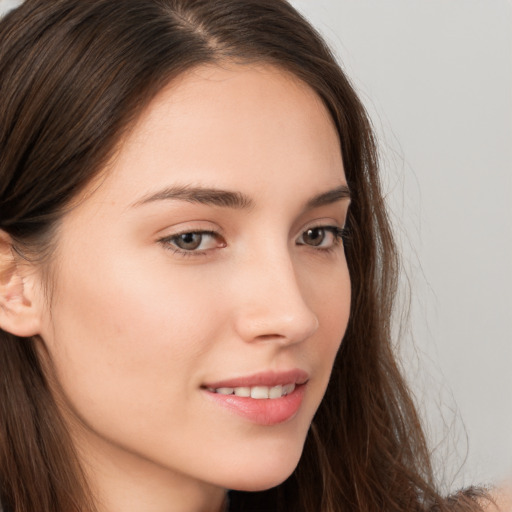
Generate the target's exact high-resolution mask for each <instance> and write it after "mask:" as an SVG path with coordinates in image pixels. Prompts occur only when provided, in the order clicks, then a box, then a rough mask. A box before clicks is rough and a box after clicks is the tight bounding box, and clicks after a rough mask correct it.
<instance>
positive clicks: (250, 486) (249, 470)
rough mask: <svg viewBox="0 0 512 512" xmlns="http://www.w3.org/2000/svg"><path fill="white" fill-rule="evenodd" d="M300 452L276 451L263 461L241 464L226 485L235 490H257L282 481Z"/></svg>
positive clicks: (291, 468)
mask: <svg viewBox="0 0 512 512" xmlns="http://www.w3.org/2000/svg"><path fill="white" fill-rule="evenodd" d="M300 456H301V452H299V453H298V454H290V453H287V454H283V453H282V452H279V451H276V452H275V453H274V454H272V455H270V456H269V457H268V458H266V460H264V461H254V464H248V463H245V464H243V466H244V469H239V470H237V472H236V476H234V477H232V478H231V479H230V480H231V481H230V483H229V484H228V485H227V486H226V487H227V488H229V489H233V490H235V491H247V492H257V491H265V490H267V489H270V488H272V487H275V486H276V485H279V484H281V483H283V482H284V481H285V480H286V479H287V478H288V477H289V476H290V475H291V474H292V473H293V472H294V471H295V468H296V467H297V464H298V463H299V460H300Z"/></svg>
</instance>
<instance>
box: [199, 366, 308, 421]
mask: <svg viewBox="0 0 512 512" xmlns="http://www.w3.org/2000/svg"><path fill="white" fill-rule="evenodd" d="M308 379H309V375H308V373H307V372H305V371H303V370H298V369H295V370H290V371H285V372H261V373H256V374H253V375H249V376H245V377H236V378H233V379H227V380H222V381H218V382H210V383H207V384H205V385H204V386H202V387H201V390H202V391H203V392H204V393H205V396H206V398H207V399H209V400H211V401H213V403H215V404H216V405H219V406H221V407H223V408H225V409H227V410H228V411H229V412H232V413H234V414H236V415H238V416H241V417H242V418H244V419H245V420H248V421H249V422H251V423H254V424H257V425H262V426H272V425H278V424H280V423H284V422H287V421H290V420H291V419H292V418H294V417H295V416H296V415H297V413H298V411H299V409H300V406H301V404H302V399H303V398H304V395H305V392H306V388H307V383H308ZM280 384H295V389H294V390H293V391H292V392H291V393H290V394H288V395H285V396H282V397H280V398H264V399H256V398H250V397H241V396H236V395H222V394H219V393H215V392H213V391H211V390H212V389H218V388H222V387H226V388H236V387H253V386H269V387H272V386H277V385H280Z"/></svg>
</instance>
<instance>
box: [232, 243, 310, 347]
mask: <svg viewBox="0 0 512 512" xmlns="http://www.w3.org/2000/svg"><path fill="white" fill-rule="evenodd" d="M265 245H266V248H265V247H261V246H260V249H259V250H257V251H254V252H252V253H251V254H250V255H248V257H247V258H246V260H245V263H244V265H243V266H242V269H243V270H242V276H241V277H240V288H239V291H240V293H239V295H238V299H239V303H238V308H237V315H236V328H237V331H238V333H239V334H240V335H241V336H242V337H243V338H244V339H245V340H246V341H258V340H269V339H272V340H276V341H279V342H280V343H298V342H300V341H302V340H304V339H307V338H308V337H310V336H311V335H312V334H313V333H314V332H315V331H316V330H317V328H318V319H317V316H316V314H315V313H314V311H313V310H312V309H311V307H310V305H308V303H307V297H306V296H305V290H303V289H301V286H300V282H299V280H298V277H297V272H296V268H295V267H294V263H293V259H292V255H291V254H290V251H289V249H288V247H287V246H286V245H285V244H282V245H267V244H265Z"/></svg>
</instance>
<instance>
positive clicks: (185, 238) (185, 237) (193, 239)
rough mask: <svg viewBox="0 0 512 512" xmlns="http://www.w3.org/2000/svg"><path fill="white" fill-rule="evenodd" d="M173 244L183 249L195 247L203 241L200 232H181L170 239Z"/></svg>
mask: <svg viewBox="0 0 512 512" xmlns="http://www.w3.org/2000/svg"><path fill="white" fill-rule="evenodd" d="M172 241H173V243H174V245H176V246H177V247H179V248H180V249H184V250H185V251H193V250H195V249H197V248H198V247H199V246H200V245H201V242H202V241H203V234H202V233H182V234H181V235H178V236H176V237H174V238H173V239H172Z"/></svg>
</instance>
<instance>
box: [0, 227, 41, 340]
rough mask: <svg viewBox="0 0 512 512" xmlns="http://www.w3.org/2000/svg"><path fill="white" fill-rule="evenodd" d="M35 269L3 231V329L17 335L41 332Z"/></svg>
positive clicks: (0, 265) (0, 293) (0, 294)
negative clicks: (17, 251) (22, 256)
mask: <svg viewBox="0 0 512 512" xmlns="http://www.w3.org/2000/svg"><path fill="white" fill-rule="evenodd" d="M36 277H37V273H36V272H35V269H34V268H33V267H32V266H31V265H30V264H29V263H27V262H26V261H23V260H22V259H21V257H20V256H18V255H17V254H16V253H15V251H14V250H13V246H12V240H11V238H10V237H9V235H7V234H6V233H5V232H3V231H0V328H2V329H3V330H4V331H7V332H10V333H11V334H15V335H16V336H21V337H29V336H34V335H36V334H38V333H39V331H40V312H39V310H38V308H37V301H35V300H34V299H35V297H34V291H35V286H34V285H35V282H34V280H35V279H36Z"/></svg>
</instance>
